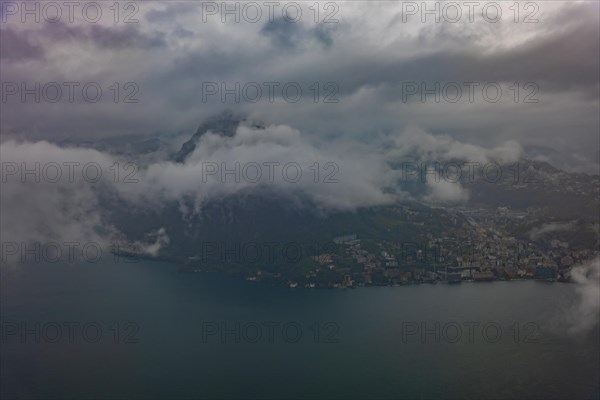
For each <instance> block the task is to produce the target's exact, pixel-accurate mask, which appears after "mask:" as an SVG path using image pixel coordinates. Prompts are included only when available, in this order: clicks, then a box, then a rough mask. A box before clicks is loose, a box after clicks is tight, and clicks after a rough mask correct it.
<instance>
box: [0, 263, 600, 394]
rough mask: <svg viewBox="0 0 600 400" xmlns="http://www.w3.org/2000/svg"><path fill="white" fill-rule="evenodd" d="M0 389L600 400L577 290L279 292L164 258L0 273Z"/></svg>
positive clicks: (468, 287) (499, 286)
mask: <svg viewBox="0 0 600 400" xmlns="http://www.w3.org/2000/svg"><path fill="white" fill-rule="evenodd" d="M0 277H1V289H2V294H1V307H0V310H1V318H2V338H1V339H2V343H1V345H2V346H1V350H0V353H1V367H2V368H1V389H0V390H1V394H2V397H3V398H36V399H40V398H61V399H65V398H92V397H94V398H144V399H147V398H256V397H261V398H298V397H308V398H366V397H368V398H410V399H428V398H498V399H499V398H509V397H510V398H584V399H590V398H596V399H597V398H598V397H599V394H598V382H599V340H598V339H599V329H598V325H597V324H596V325H594V326H593V327H592V328H591V329H587V330H585V331H580V332H573V331H572V323H571V322H570V321H569V320H570V315H571V314H572V310H573V308H574V307H577V304H578V302H579V298H578V293H577V291H576V285H573V284H561V283H541V282H534V281H514V282H490V283H461V284H456V285H448V284H435V285H434V284H421V285H410V286H402V287H367V288H358V289H345V290H341V289H333V290H326V289H289V288H286V287H276V286H267V285H264V284H259V283H254V282H246V281H241V280H236V279H232V278H227V277H223V276H215V275H207V274H202V273H186V274H183V273H178V272H177V267H176V266H174V265H172V264H168V263H163V262H148V261H144V262H138V263H121V264H110V263H107V264H86V265H78V266H73V265H71V266H67V265H52V264H50V265H35V266H29V267H22V268H20V269H7V268H4V269H2V271H1V276H0Z"/></svg>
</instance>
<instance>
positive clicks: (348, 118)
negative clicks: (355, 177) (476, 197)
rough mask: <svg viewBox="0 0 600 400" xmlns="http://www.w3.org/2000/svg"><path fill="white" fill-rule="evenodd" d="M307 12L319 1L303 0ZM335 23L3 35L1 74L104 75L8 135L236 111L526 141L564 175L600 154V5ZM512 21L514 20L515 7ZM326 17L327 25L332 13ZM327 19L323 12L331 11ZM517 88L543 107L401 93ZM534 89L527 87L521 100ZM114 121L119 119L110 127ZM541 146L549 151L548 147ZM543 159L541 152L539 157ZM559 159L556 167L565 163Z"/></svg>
mask: <svg viewBox="0 0 600 400" xmlns="http://www.w3.org/2000/svg"><path fill="white" fill-rule="evenodd" d="M307 4H308V3H307ZM343 5H344V7H341V6H340V13H339V14H338V15H337V16H336V17H337V18H338V19H339V20H340V22H339V23H336V24H323V23H319V24H317V23H314V21H313V19H312V18H313V15H312V14H311V11H310V10H308V9H306V8H305V10H304V14H303V19H302V20H301V21H298V22H296V23H290V22H286V21H285V20H284V19H283V18H280V17H277V18H276V19H275V20H274V21H273V22H268V21H266V20H261V21H259V22H258V23H246V22H244V21H242V22H240V23H232V22H228V23H225V24H224V23H221V20H220V18H219V17H218V16H214V18H210V19H209V20H208V21H203V19H202V16H201V14H200V10H201V5H200V4H192V3H173V4H169V3H144V4H143V7H142V8H143V10H142V11H143V14H140V15H139V16H138V17H139V18H140V22H139V24H132V25H123V24H121V25H119V24H107V23H105V24H96V25H92V24H84V23H76V24H69V25H68V24H64V23H63V24H46V25H44V24H42V25H39V26H38V25H35V24H12V25H5V26H3V27H2V61H0V63H1V66H2V80H3V81H16V82H20V81H27V82H29V81H32V80H36V81H42V82H44V81H45V82H49V81H80V82H86V81H96V82H99V83H101V84H102V86H103V87H104V88H105V93H106V95H105V96H104V97H103V99H102V101H100V102H98V103H94V104H86V103H85V102H80V101H78V102H76V103H75V104H64V103H57V104H48V103H44V102H42V103H40V104H31V103H28V104H21V103H20V102H8V103H5V104H3V107H2V109H3V110H2V122H1V128H2V129H1V131H2V134H3V136H6V137H27V138H36V139H39V138H43V139H48V140H51V141H59V140H63V139H65V138H70V139H71V140H75V138H77V137H81V140H82V141H93V140H94V139H95V138H100V137H110V136H118V135H124V134H134V135H148V136H153V135H163V136H164V137H165V139H167V140H170V139H171V138H172V137H171V135H178V134H180V133H186V132H187V133H188V134H192V133H193V132H194V131H195V129H196V128H197V125H198V123H199V122H200V121H201V120H202V119H204V118H205V117H206V116H208V115H211V114H214V113H215V112H218V111H219V110H222V109H225V108H231V109H234V110H237V111H241V112H243V113H245V114H249V115H251V116H253V117H256V118H258V119H262V120H264V121H266V122H273V123H278V124H287V125H290V126H293V127H295V128H298V129H300V130H302V131H303V132H305V133H306V134H312V135H315V136H317V137H320V138H324V139H328V140H336V138H340V137H352V138H353V139H358V140H362V141H365V142H368V141H370V140H373V138H377V137H379V136H380V135H389V134H392V133H394V132H397V131H401V130H403V129H405V128H406V127H409V126H417V127H420V128H422V129H424V130H426V131H428V132H431V133H434V134H437V135H441V134H447V135H450V136H452V137H454V138H456V139H457V140H462V141H468V142H471V143H473V144H478V145H482V146H483V145H485V146H495V145H498V144H499V143H502V142H504V141H506V140H516V141H518V142H519V143H521V144H522V145H523V146H524V147H525V148H526V149H527V148H529V147H532V148H534V147H535V148H538V149H539V148H540V146H542V147H543V146H550V147H551V148H553V150H554V151H550V150H549V151H548V157H550V159H552V158H553V157H554V158H556V156H557V154H561V155H565V154H568V155H569V157H571V155H572V157H571V160H570V161H569V160H561V161H560V162H561V164H562V166H569V167H572V168H584V169H587V170H589V168H590V165H591V166H593V165H594V162H596V161H595V160H597V153H598V150H597V149H598V143H597V136H598V131H599V128H600V117H599V116H598V107H599V97H600V96H599V93H598V90H599V88H600V80H599V77H598V70H599V69H600V62H599V57H598V56H599V53H600V50H599V40H600V39H599V37H600V31H599V17H598V12H597V11H598V9H597V4H592V3H589V2H587V3H577V4H563V3H557V2H550V3H548V2H546V3H539V5H540V13H539V16H538V17H539V19H540V21H539V23H535V24H515V23H512V21H510V18H509V17H507V18H506V19H505V20H503V21H502V23H497V24H489V23H486V22H485V21H478V22H476V23H473V24H471V23H468V22H465V23H457V24H448V23H439V24H435V23H420V20H419V19H418V18H416V19H414V20H412V21H411V23H403V22H402V19H401V17H400V14H399V12H400V6H399V5H397V4H395V3H393V2H371V3H369V4H362V3H360V2H359V3H356V2H355V3H349V4H348V3H343ZM507 15H508V16H511V14H507ZM321 17H323V16H321ZM321 19H322V18H321ZM116 81H118V82H121V83H124V82H131V81H133V82H135V83H136V84H137V85H138V86H139V89H140V90H139V93H138V95H137V97H138V98H139V103H138V104H125V103H116V104H115V103H114V102H112V101H111V97H110V95H111V92H110V90H109V89H108V87H109V86H110V85H111V84H112V83H114V82H116ZM269 81H270V82H272V81H276V82H279V83H281V84H284V83H287V82H297V83H299V84H301V85H302V87H303V88H304V93H303V97H302V99H301V101H299V102H298V103H288V102H285V101H283V99H282V98H281V96H280V94H278V95H277V98H276V101H275V102H273V103H269V102H268V101H266V96H263V100H262V101H259V102H257V103H251V102H247V101H244V100H243V99H242V101H240V102H234V101H231V97H229V100H227V101H226V102H225V103H223V102H221V100H220V96H214V97H213V98H211V99H210V101H208V102H204V101H203V97H202V89H203V83H205V82H216V83H226V84H228V85H229V86H230V87H231V86H232V85H233V84H234V83H236V82H237V83H240V84H241V85H244V84H245V83H248V82H258V83H262V82H269ZM316 82H317V83H319V84H320V85H321V86H320V87H321V92H320V96H321V100H322V96H323V95H324V92H323V91H322V85H323V84H325V83H327V82H333V83H335V84H336V85H337V90H336V93H335V97H336V98H337V99H338V100H339V102H338V103H323V102H322V101H320V102H317V103H315V102H314V101H313V92H311V89H310V87H311V85H313V84H314V83H316ZM406 82H417V83H421V82H425V83H426V84H427V85H430V86H431V85H433V83H434V82H439V83H440V84H441V85H444V84H445V83H449V82H459V83H462V82H478V83H480V84H484V83H486V82H500V83H502V84H503V85H504V86H503V87H504V88H505V90H506V92H505V93H508V94H510V93H511V92H510V91H509V89H508V86H510V85H511V84H512V83H514V82H519V84H520V86H521V88H522V86H523V85H524V84H525V83H527V82H534V83H536V84H537V85H538V86H539V94H538V96H537V97H538V98H539V102H538V103H535V104H524V103H522V102H518V103H515V102H514V101H509V99H504V98H503V101H500V102H498V103H495V104H491V103H488V102H485V101H483V100H482V98H481V96H479V98H477V99H476V101H475V102H474V103H469V102H465V101H462V102H458V103H456V104H451V103H448V102H444V101H442V102H441V103H439V104H432V103H431V102H426V103H421V102H419V101H417V97H415V98H413V99H411V101H409V102H404V101H403V84H405V83H406ZM524 94H526V92H522V93H521V96H523V95H524ZM107 116H110V118H108V117H107ZM538 153H539V151H538ZM536 154H537V153H536ZM557 162H558V161H557Z"/></svg>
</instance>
